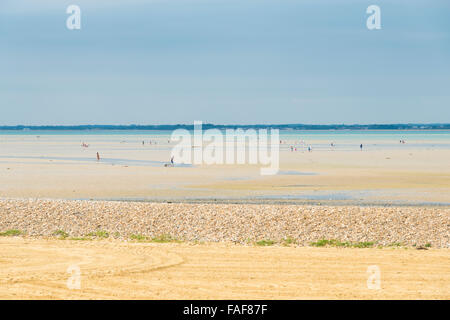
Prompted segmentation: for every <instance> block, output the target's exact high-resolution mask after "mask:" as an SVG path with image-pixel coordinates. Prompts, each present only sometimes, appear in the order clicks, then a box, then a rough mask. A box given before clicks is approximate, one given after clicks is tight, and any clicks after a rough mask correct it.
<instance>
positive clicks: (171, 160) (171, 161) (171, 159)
mask: <svg viewBox="0 0 450 320" xmlns="http://www.w3.org/2000/svg"><path fill="white" fill-rule="evenodd" d="M173 158H174V156H172V158H170V163H171V164H172V165H173Z"/></svg>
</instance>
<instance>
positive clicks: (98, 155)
mask: <svg viewBox="0 0 450 320" xmlns="http://www.w3.org/2000/svg"><path fill="white" fill-rule="evenodd" d="M97 161H100V154H99V153H98V152H97Z"/></svg>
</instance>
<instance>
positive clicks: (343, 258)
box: [0, 237, 450, 299]
mask: <svg viewBox="0 0 450 320" xmlns="http://www.w3.org/2000/svg"><path fill="white" fill-rule="evenodd" d="M74 264H75V265H78V266H79V267H80V271H81V289H80V290H77V289H72V290H70V289H68V287H67V281H68V279H69V277H70V274H69V273H67V269H68V267H69V266H71V265H74ZM372 265H376V266H378V267H379V269H380V275H381V289H380V290H373V289H368V287H367V279H368V277H369V274H368V273H367V268H368V267H369V266H372ZM449 265H450V256H449V249H430V250H415V249H392V248H384V249H349V248H347V249H337V248H311V247H254V246H241V245H231V244H213V245H212V244H201V245H189V244H155V243H127V242H124V241H118V240H114V241H111V240H110V241H105V240H103V241H95V240H94V241H70V240H54V239H53V240H43V239H24V238H20V237H19V238H0V298H2V299H119V298H121V299H317V298H320V299H450V268H449Z"/></svg>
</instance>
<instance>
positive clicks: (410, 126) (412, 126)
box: [0, 123, 450, 131]
mask: <svg viewBox="0 0 450 320" xmlns="http://www.w3.org/2000/svg"><path fill="white" fill-rule="evenodd" d="M237 128H241V129H265V128H273V129H280V130H450V123H432V124H420V123H418V124H416V123H407V124H350V125H345V124H329V125H320V124H318V125H313V124H253V125H238V124H229V125H219V124H210V123H205V124H203V129H205V130H206V129H237ZM176 129H186V130H193V129H194V125H193V124H175V125H134V124H132V125H70V126H67V125H51V126H50V125H49V126H26V125H17V126H0V131H28V130H30V131H32V130H34V131H37V130H41V131H42V130H52V131H56V130H61V131H62V130H76V131H80V130H161V131H164V130H176Z"/></svg>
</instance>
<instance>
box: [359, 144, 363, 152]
mask: <svg viewBox="0 0 450 320" xmlns="http://www.w3.org/2000/svg"><path fill="white" fill-rule="evenodd" d="M362 147H363V145H362V143H361V144H360V145H359V148H360V149H361V151H362Z"/></svg>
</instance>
